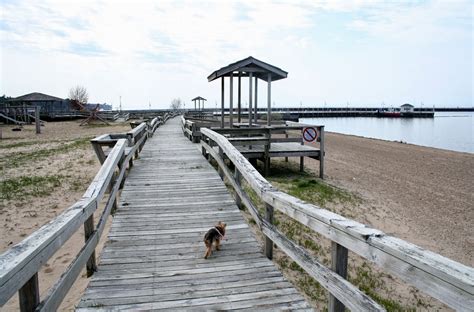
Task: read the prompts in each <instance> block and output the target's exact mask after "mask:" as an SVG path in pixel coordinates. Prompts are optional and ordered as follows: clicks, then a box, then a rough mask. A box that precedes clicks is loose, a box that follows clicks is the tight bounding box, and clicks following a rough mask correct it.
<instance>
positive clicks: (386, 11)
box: [0, 0, 472, 105]
mask: <svg viewBox="0 0 474 312" xmlns="http://www.w3.org/2000/svg"><path fill="white" fill-rule="evenodd" d="M470 7H471V6H470V4H469V3H468V2H466V1H463V2H460V1H459V2H438V1H417V2H401V1H396V2H381V1H346V0H334V1H309V0H301V1H296V0H295V1H290V0H280V1H263V0H260V1H244V0H241V1H186V0H185V1H167V0H165V1H158V2H157V1H148V0H137V1H131V0H129V1H127V0H123V1H99V2H97V1H88V0H82V1H65V0H43V1H20V2H14V1H12V2H10V1H2V2H0V11H1V12H2V13H1V14H2V18H1V19H0V46H1V50H2V51H1V52H2V62H5V64H6V63H7V62H8V60H9V59H10V58H12V55H14V53H16V52H17V51H19V50H21V51H22V53H21V54H18V55H21V56H22V57H25V58H28V59H29V60H31V59H35V60H36V59H39V60H42V61H43V62H46V59H48V60H47V64H48V65H50V66H49V67H51V66H55V67H57V68H71V67H73V68H74V71H75V74H77V78H76V79H79V80H80V81H78V82H81V81H90V82H91V83H94V84H95V85H96V86H99V85H102V86H104V88H103V90H102V89H99V88H98V87H97V90H96V94H99V95H98V96H99V98H97V99H94V101H96V102H104V101H107V100H108V99H110V98H117V96H116V93H117V92H123V91H122V90H125V89H127V90H135V91H136V92H135V94H129V95H128V96H126V95H125V94H122V96H123V98H124V99H125V98H136V103H137V105H139V103H142V102H144V103H148V101H149V99H148V98H146V97H148V96H149V97H154V98H153V99H151V100H152V102H155V103H157V102H160V101H163V99H164V98H165V97H166V96H168V95H167V94H168V93H167V92H171V90H172V91H176V92H178V91H179V92H183V93H184V94H183V95H181V94H177V95H176V96H181V97H183V98H187V97H191V98H192V97H194V95H195V94H194V93H203V94H202V95H203V96H205V94H204V92H200V91H199V90H205V91H207V92H209V93H210V94H212V95H213V97H214V98H215V99H216V100H217V101H218V92H219V88H218V87H217V86H215V84H212V83H211V84H208V83H207V81H206V77H207V75H209V74H210V73H211V72H212V71H214V70H215V69H218V68H220V67H222V66H225V65H227V64H229V63H231V62H234V61H236V60H239V59H242V58H244V57H247V56H249V55H252V56H254V57H257V58H260V59H262V60H263V61H266V62H268V63H271V64H275V65H276V66H278V67H281V68H282V69H285V70H287V71H289V72H290V76H289V77H290V78H288V79H286V80H284V81H281V82H278V84H277V85H276V86H275V91H274V92H275V95H276V96H275V100H276V101H277V103H278V102H279V101H280V102H281V103H293V102H296V103H299V99H295V98H294V97H295V94H297V96H300V95H301V94H307V99H305V102H308V103H309V102H311V101H313V102H317V101H319V100H320V99H323V98H325V99H327V100H328V101H331V97H332V98H333V99H338V100H339V99H340V98H342V97H345V98H348V97H351V98H352V97H353V95H352V94H356V93H360V94H359V95H360V98H362V97H363V96H362V95H361V94H362V91H359V90H358V88H359V89H362V88H366V87H365V86H372V89H376V88H377V86H379V90H384V92H385V91H386V92H393V93H394V94H396V93H403V92H406V93H407V91H406V88H405V86H403V85H402V83H399V84H398V85H399V87H400V90H396V87H393V90H392V89H390V88H385V87H383V86H381V85H382V84H383V83H384V82H383V81H381V80H380V79H376V78H374V77H376V76H380V73H379V71H380V70H381V68H383V70H384V73H383V74H384V75H385V74H386V73H387V72H391V73H393V75H394V77H391V79H393V80H395V81H396V80H397V79H398V80H403V79H404V78H403V76H402V75H401V74H400V73H401V72H403V70H402V69H405V66H407V64H408V65H409V64H413V63H416V64H425V65H423V70H424V71H426V73H417V75H419V76H418V77H417V79H415V80H414V81H415V82H416V83H418V82H419V81H428V80H429V79H426V77H425V75H426V76H429V75H430V73H431V76H434V73H436V74H439V73H443V74H446V76H447V77H452V75H453V72H451V71H450V70H449V68H450V67H452V68H454V67H456V68H460V69H461V70H460V71H459V70H458V72H459V73H460V77H461V78H459V79H460V80H461V83H460V86H462V88H464V86H465V84H466V83H465V81H469V83H471V81H472V79H470V76H469V75H468V74H466V73H465V70H463V68H466V67H467V68H468V69H470V68H472V61H470V58H467V57H466V56H465V54H469V52H471V53H472V46H471V45H470V42H471V41H472V39H471V38H472V37H471V33H472V30H471V27H472V16H471V10H470V9H469V10H468V9H466V8H470ZM420 47H423V49H421V48H420ZM448 47H449V49H448ZM462 49H464V50H466V52H464V54H463V53H462V52H461V50H462ZM404 50H405V51H404ZM4 60H5V61H4ZM15 60H18V63H17V67H18V66H21V64H22V62H21V60H20V59H18V58H17V57H15ZM23 63H30V62H27V61H26V60H25V61H24V62H23ZM52 64H56V65H52ZM361 64H363V65H364V66H362V65H361ZM435 65H436V66H435ZM393 68H400V70H399V72H400V73H399V72H398V71H396V70H393ZM440 68H442V69H443V70H440ZM1 70H2V73H1V74H2V77H6V76H8V77H10V80H11V79H15V76H14V75H15V73H14V69H13V67H12V69H10V67H9V66H6V65H4V64H2V69H1ZM453 70H454V69H453ZM355 71H363V72H365V73H366V74H360V73H359V76H358V77H361V78H360V79H359V80H360V84H361V86H358V88H356V87H354V86H353V85H352V86H351V79H352V78H351V77H353V75H355ZM469 71H470V70H469ZM91 73H102V75H101V76H102V79H105V81H100V82H99V81H97V78H96V77H93V76H94V75H93V76H91ZM368 73H370V74H368ZM63 74H68V72H65V73H63V72H61V73H58V75H56V77H53V75H51V78H48V79H51V81H50V84H51V85H54V84H55V83H57V81H56V80H54V79H60V77H61V75H63ZM95 76H98V75H95ZM104 77H105V78H104ZM136 77H140V79H136ZM428 78H429V77H428ZM181 79H183V81H185V84H184V85H186V86H187V87H182V86H174V85H173V86H171V83H177V84H180V83H181ZM2 80H4V79H2ZM36 80H37V79H36ZM22 81H23V82H24V83H27V82H26V81H25V80H22ZM155 81H159V82H160V88H163V90H161V89H160V92H156V85H155V84H154V83H153V82H155ZM443 81H445V80H443ZM78 82H74V84H77V83H78ZM445 82H446V83H449V82H448V81H445ZM34 83H35V82H34V80H33V79H32V82H31V84H32V85H31V89H36V88H35V86H34ZM122 83H123V84H128V85H121V84H122ZM82 84H84V83H82ZM353 84H355V83H353ZM440 84H441V83H438V82H437V84H436V85H437V86H438V85H440ZM17 85H18V84H13V83H10V82H8V81H7V82H5V83H3V85H2V86H1V87H2V88H5V90H0V93H9V92H12V93H13V92H14V91H11V89H10V88H13V86H15V87H16V86H17ZM114 85H120V87H119V88H114V87H113V86H114ZM280 85H281V89H279V88H280V87H279V86H280ZM315 85H317V86H318V87H317V88H315V87H314V86H315ZM10 86H11V87H10ZM198 86H199V89H198ZM142 88H144V89H146V90H148V89H149V90H151V91H150V92H149V93H146V92H143V91H142ZM413 88H414V89H416V88H418V89H420V90H421V89H422V88H424V89H423V90H425V89H427V88H426V87H425V86H419V85H418V84H414V86H413ZM462 88H461V87H460V88H458V89H457V91H456V92H458V93H460V94H463V96H464V97H468V95H466V94H467V93H468V92H467V91H464V92H459V90H460V89H461V90H462ZM401 89H403V90H401ZM117 90H118V91H117ZM128 92H131V91H128ZM187 92H190V93H191V94H190V95H189V96H188V95H186V94H187ZM410 92H412V91H410ZM112 93H113V94H112ZM420 93H421V92H420ZM424 93H426V92H424ZM147 94H149V95H147ZM165 94H166V95H165ZM366 94H369V95H370V92H368V91H364V95H366ZM169 96H171V95H169ZM277 96H279V97H280V100H278V97H277ZM208 97H209V100H210V102H212V103H214V99H213V97H212V96H209V95H208ZM444 97H445V98H449V97H450V95H448V94H447V93H446V95H445V96H444ZM460 97H461V96H460V95H458V96H457V98H460ZM158 99H161V100H158ZM345 102H346V101H345V100H344V102H343V103H345Z"/></svg>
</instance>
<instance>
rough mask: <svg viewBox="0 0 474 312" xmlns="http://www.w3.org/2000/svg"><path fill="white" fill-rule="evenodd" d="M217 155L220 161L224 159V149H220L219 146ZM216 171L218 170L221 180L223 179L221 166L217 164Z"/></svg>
mask: <svg viewBox="0 0 474 312" xmlns="http://www.w3.org/2000/svg"><path fill="white" fill-rule="evenodd" d="M219 157H220V158H221V159H222V161H224V151H223V150H222V148H221V147H220V146H219ZM217 167H218V170H217V171H218V172H219V176H220V177H221V179H222V180H224V170H222V168H221V167H220V166H219V165H218V166H217Z"/></svg>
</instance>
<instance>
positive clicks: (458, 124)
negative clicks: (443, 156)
mask: <svg viewBox="0 0 474 312" xmlns="http://www.w3.org/2000/svg"><path fill="white" fill-rule="evenodd" d="M300 122H301V123H307V124H313V125H324V126H325V130H326V131H329V132H337V133H343V134H352V135H357V136H363V137H368V138H375V139H382V140H388V141H403V142H406V143H411V144H416V145H422V146H430V147H436V148H441V149H447V150H452V151H458V152H467V153H474V113H473V112H466V113H464V112H439V113H438V112H436V113H435V116H434V118H369V117H367V118H363V117H357V118H355V117H345V118H301V119H300Z"/></svg>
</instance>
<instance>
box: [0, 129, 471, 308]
mask: <svg viewBox="0 0 474 312" xmlns="http://www.w3.org/2000/svg"><path fill="white" fill-rule="evenodd" d="M79 123H80V121H68V122H54V123H47V124H46V126H45V127H44V128H43V133H42V134H40V135H36V134H35V132H34V126H26V127H25V128H24V131H21V132H12V131H11V130H10V129H11V128H12V127H9V126H1V128H2V130H3V133H2V135H3V139H2V140H0V159H1V160H0V166H1V167H0V168H1V169H0V170H1V175H0V180H1V181H4V180H6V179H11V178H17V177H20V176H29V175H37V176H47V175H60V176H61V183H60V186H57V187H55V188H54V189H53V190H52V191H51V192H49V194H47V195H45V196H43V197H27V198H22V197H15V198H13V199H10V200H4V199H2V202H1V204H0V221H1V222H2V225H3V226H2V227H0V249H1V251H2V252H3V251H5V250H6V249H7V248H9V247H11V246H12V245H14V244H16V243H18V242H20V241H21V240H22V239H23V238H24V237H26V236H27V235H29V234H31V233H32V232H34V231H35V230H37V229H38V228H39V227H41V226H42V225H43V224H45V223H47V222H48V221H50V220H51V219H52V218H54V217H55V216H57V215H58V214H59V213H61V212H62V211H63V210H65V209H66V208H67V207H69V206H70V205H71V204H73V203H74V202H75V201H77V200H78V199H79V198H80V197H81V196H82V194H83V192H84V191H85V189H86V188H87V186H88V184H89V182H90V181H91V180H92V178H93V177H94V175H95V174H96V173H97V171H98V169H99V167H100V165H99V162H98V160H97V158H96V156H95V154H94V152H93V150H92V148H91V146H90V145H88V144H84V145H81V146H79V147H78V148H74V149H70V150H67V151H64V152H58V153H55V154H53V155H49V156H48V157H43V158H42V157H39V158H35V159H33V160H29V161H26V162H24V163H21V164H20V165H19V166H16V167H11V166H10V165H9V159H10V158H11V157H13V156H12V155H18V153H20V152H23V153H32V152H33V151H38V150H44V149H52V148H58V147H59V146H61V145H63V144H69V143H70V142H73V141H74V140H78V139H81V138H88V137H93V136H97V135H100V134H105V133H120V132H126V131H128V130H129V129H130V126H129V125H128V124H127V123H124V124H118V125H114V126H110V127H80V126H79ZM19 142H24V143H25V142H26V144H24V145H23V146H17V147H12V144H15V143H19ZM29 142H36V143H34V144H33V143H32V144H30V143H29ZM305 165H306V166H307V168H309V169H310V170H312V171H314V172H315V173H316V174H317V172H318V168H319V162H318V161H314V160H309V159H308V160H306V161H305ZM473 171H474V155H473V154H467V153H458V152H450V151H444V150H439V149H433V148H426V147H419V146H415V145H409V144H401V143H396V142H387V141H381V140H373V139H366V138H360V137H355V136H346V135H338V134H332V133H328V134H327V136H326V181H327V182H328V183H330V184H333V185H335V186H337V187H340V188H342V189H346V190H348V191H350V192H353V193H356V194H357V195H358V196H359V197H361V198H362V199H363V203H362V204H361V205H358V207H355V208H354V211H351V212H350V215H351V217H353V218H355V219H356V220H358V221H360V222H363V223H366V224H369V225H371V226H373V227H375V228H377V229H380V230H383V231H385V232H386V233H389V234H391V235H394V236H397V237H400V238H402V239H405V240H407V241H409V242H412V243H415V244H417V245H419V246H422V247H424V248H427V249H430V250H432V251H435V252H438V253H440V254H442V255H444V256H446V257H449V258H451V259H454V260H456V261H459V262H462V263H464V264H467V265H470V266H473V264H474V263H473V252H474V248H473V247H474V246H473V244H474V242H473V237H474V235H473V234H474V233H473V227H472V225H471V224H472V222H473V220H474V209H473V208H474V206H473V205H474V204H473V203H474V195H473V194H474V187H473V185H474V183H473V182H474V180H473V176H474V175H473V174H474V172H473ZM96 220H97V218H96ZM103 237H104V238H105V237H106V233H104V236H103ZM102 243H103V240H102ZM82 245H83V231H82V228H81V229H80V230H79V231H78V232H77V233H76V234H75V235H74V236H73V238H71V240H70V241H68V243H67V244H66V245H65V246H64V247H63V248H61V249H60V250H59V251H58V252H57V253H56V254H55V255H54V256H53V257H52V258H51V259H50V260H48V261H47V263H46V265H45V266H44V267H43V269H42V271H41V272H40V288H41V292H42V294H44V293H45V292H46V290H47V289H48V288H49V287H50V286H51V285H53V283H54V282H55V281H56V280H57V279H58V277H59V276H60V275H61V273H62V272H63V271H64V269H65V268H66V267H67V265H68V264H69V263H70V262H71V260H72V259H73V258H74V257H75V255H76V253H77V251H78V250H79V249H80V247H81V246H82ZM99 250H100V248H99ZM88 281H89V279H87V278H86V277H85V272H84V271H83V272H82V273H81V276H80V277H79V278H78V281H77V282H76V283H75V284H74V286H73V287H72V289H71V291H70V292H69V294H68V296H67V297H66V299H65V300H64V302H63V304H62V306H61V307H60V310H73V308H74V305H75V304H77V302H78V300H79V299H80V297H81V295H82V293H83V291H84V289H85V287H86V286H87V283H88ZM4 309H5V310H18V300H17V296H14V297H12V299H11V300H10V302H9V303H8V304H7V305H6V306H5V307H4Z"/></svg>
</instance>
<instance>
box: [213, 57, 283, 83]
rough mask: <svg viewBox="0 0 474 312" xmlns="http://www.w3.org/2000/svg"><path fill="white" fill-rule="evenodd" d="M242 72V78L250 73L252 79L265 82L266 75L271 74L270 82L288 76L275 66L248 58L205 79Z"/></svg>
mask: <svg viewBox="0 0 474 312" xmlns="http://www.w3.org/2000/svg"><path fill="white" fill-rule="evenodd" d="M236 71H237V72H238V71H240V72H242V73H243V74H242V76H248V74H249V73H252V75H253V76H254V77H257V78H260V79H262V80H265V81H267V78H268V74H271V80H272V81H275V80H279V79H284V78H286V77H287V76H288V73H287V72H286V71H284V70H282V69H280V68H278V67H276V66H273V65H270V64H267V63H265V62H262V61H260V60H257V59H256V58H254V57H252V56H249V57H247V58H246V59H243V60H240V61H237V62H235V63H232V64H229V65H227V66H225V67H222V68H221V69H218V70H216V71H214V72H213V73H212V74H210V75H209V77H207V80H208V81H209V82H211V81H213V80H215V79H217V78H220V77H228V76H230V74H231V73H234V72H236Z"/></svg>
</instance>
